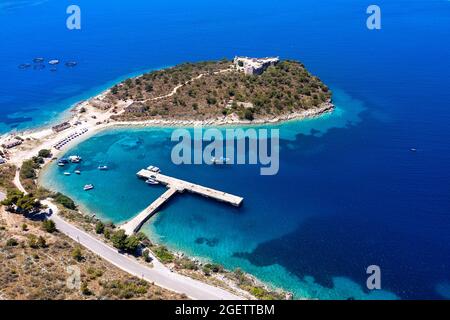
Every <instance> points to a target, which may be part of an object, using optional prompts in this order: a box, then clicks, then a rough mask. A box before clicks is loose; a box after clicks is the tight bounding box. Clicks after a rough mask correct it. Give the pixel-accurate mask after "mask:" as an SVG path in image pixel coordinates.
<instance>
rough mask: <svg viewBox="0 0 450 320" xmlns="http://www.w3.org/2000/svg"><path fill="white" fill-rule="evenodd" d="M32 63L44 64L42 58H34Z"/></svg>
mask: <svg viewBox="0 0 450 320" xmlns="http://www.w3.org/2000/svg"><path fill="white" fill-rule="evenodd" d="M33 62H34V63H42V62H44V58H34V59H33Z"/></svg>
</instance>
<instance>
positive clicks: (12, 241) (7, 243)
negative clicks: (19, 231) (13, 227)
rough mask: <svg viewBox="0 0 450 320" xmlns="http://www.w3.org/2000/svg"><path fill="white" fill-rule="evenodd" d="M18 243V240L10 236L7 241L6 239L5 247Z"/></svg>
mask: <svg viewBox="0 0 450 320" xmlns="http://www.w3.org/2000/svg"><path fill="white" fill-rule="evenodd" d="M18 244H19V242H18V241H17V240H16V239H15V238H11V239H8V241H6V246H7V247H15V246H17V245H18Z"/></svg>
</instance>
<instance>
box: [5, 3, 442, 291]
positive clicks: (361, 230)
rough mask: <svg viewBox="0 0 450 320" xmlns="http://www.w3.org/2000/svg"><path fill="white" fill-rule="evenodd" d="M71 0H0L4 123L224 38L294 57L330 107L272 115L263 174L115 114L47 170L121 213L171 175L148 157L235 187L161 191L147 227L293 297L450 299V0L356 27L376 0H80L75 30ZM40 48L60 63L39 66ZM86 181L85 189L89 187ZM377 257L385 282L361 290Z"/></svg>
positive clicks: (190, 57) (28, 119) (37, 122)
mask: <svg viewBox="0 0 450 320" xmlns="http://www.w3.org/2000/svg"><path fill="white" fill-rule="evenodd" d="M73 4H74V3H72V1H65V0H47V1H46V0H34V1H27V0H22V1H4V0H3V1H1V2H0V39H1V50H0V75H1V80H0V110H1V113H0V133H8V132H11V131H14V132H15V131H22V130H29V129H34V128H37V127H42V126H49V125H51V124H52V123H55V122H58V121H61V119H62V117H64V115H65V114H67V111H68V110H70V108H71V106H73V105H74V104H75V103H77V102H79V101H82V100H83V99H87V98H89V97H92V96H94V95H96V94H98V93H100V92H102V91H103V90H104V89H106V88H108V87H109V86H111V85H113V84H114V83H117V82H119V81H121V80H122V79H125V78H127V77H129V76H134V75H138V74H141V73H143V72H147V71H151V70H156V69H161V68H165V67H168V66H173V65H176V64H179V63H183V62H196V61H204V60H217V59H222V58H225V57H226V58H229V59H232V58H233V57H234V56H235V55H245V56H257V57H264V56H280V58H282V59H293V60H299V61H301V62H303V63H304V64H305V66H306V67H307V68H308V70H309V71H311V72H312V73H313V74H315V75H317V76H318V77H320V78H321V79H322V81H324V82H325V83H326V84H327V85H328V86H329V87H330V88H331V89H332V90H333V101H334V103H335V105H336V109H335V111H334V112H333V113H331V114H327V115H324V116H322V117H319V118H316V119H310V120H303V121H290V122H287V123H283V124H273V125H268V126H263V128H266V129H279V131H280V165H279V168H280V170H279V172H278V174H277V175H274V176H262V175H260V170H259V169H260V168H259V167H258V166H255V165H226V166H210V165H206V164H204V165H175V164H173V163H172V161H171V150H172V148H173V146H174V145H175V142H172V141H171V139H170V138H171V134H172V132H173V130H174V129H173V128H121V129H115V130H109V131H104V132H101V133H99V134H97V135H95V136H93V137H91V138H89V139H88V140H86V141H84V142H82V143H81V144H79V145H77V146H75V147H74V148H72V149H71V150H67V152H66V154H67V155H71V154H79V155H80V156H82V157H83V159H84V161H83V162H82V163H81V164H79V165H72V166H71V167H70V168H68V167H66V168H64V169H62V168H59V167H57V166H56V165H52V166H49V167H48V168H47V169H46V170H45V172H44V173H43V175H42V176H41V181H42V183H43V184H44V185H45V186H47V187H49V188H52V189H54V190H58V191H61V192H64V193H65V194H67V195H69V196H70V197H72V198H73V199H74V200H75V201H76V202H77V203H78V204H79V205H80V207H82V208H83V209H84V210H86V211H88V212H90V213H91V214H95V215H96V216H98V217H99V218H101V219H103V220H105V221H112V222H115V223H122V222H124V221H127V220H128V219H130V218H131V217H133V216H134V215H135V214H137V213H138V212H139V211H140V210H142V209H144V208H145V207H146V206H148V205H149V204H150V203H151V202H152V201H153V200H155V199H156V198H157V197H158V196H159V195H161V194H162V193H163V192H164V190H165V189H164V187H162V186H149V185H146V184H145V183H144V182H143V181H142V180H139V179H137V177H136V172H137V171H138V170H140V169H142V168H145V167H147V166H149V165H157V166H159V167H160V168H161V169H162V170H163V172H164V173H165V174H168V175H171V176H174V177H177V178H181V179H185V180H188V181H192V182H195V183H199V184H203V185H205V186H208V187H212V188H216V189H219V190H223V191H226V192H230V193H233V194H236V195H239V196H242V197H244V202H243V205H242V207H240V208H234V207H232V206H229V205H226V204H223V203H217V202H215V201H212V200H211V199H205V198H202V197H199V196H196V195H193V194H189V193H185V194H180V195H177V196H176V197H174V198H173V199H171V200H170V202H168V203H167V204H166V205H165V206H164V207H163V208H162V210H161V211H160V212H159V213H158V214H157V215H156V216H155V217H154V218H152V219H151V220H150V221H149V222H148V223H147V224H146V225H145V226H144V228H143V231H144V232H145V233H147V234H148V235H149V236H150V237H151V238H152V239H153V241H156V242H159V243H162V244H165V245H167V246H168V247H169V248H171V249H172V250H176V251H182V252H185V253H187V254H189V255H191V256H194V257H198V258H200V259H203V260H205V261H206V260H207V261H213V262H217V263H220V264H223V265H224V266H225V267H226V268H228V269H230V270H234V269H236V268H240V269H242V270H244V271H246V272H248V273H250V274H252V275H254V276H255V277H257V278H258V279H260V280H261V281H264V282H265V283H267V284H268V285H270V286H273V287H274V288H283V289H285V290H287V291H290V292H292V293H293V294H294V297H295V298H297V299H301V298H310V299H449V298H450V144H449V141H450V90H449V88H450V63H449V58H450V41H449V39H450V1H447V0H426V1H423V0H408V1H403V0H389V1H385V0H377V1H376V4H377V5H378V6H379V8H380V9H381V29H379V30H370V29H369V28H368V27H367V19H368V17H369V16H370V14H368V13H367V8H368V7H369V5H371V4H372V3H369V2H363V1H358V0H323V1H315V0H295V1H294V0H285V1H269V0H258V1H256V0H248V1H242V0H240V1H237V0H227V1H220V2H219V1H205V0H193V1H180V0H171V1H148V0H132V1H128V2H126V3H124V2H123V1H119V0H111V1H108V2H105V1H92V0H91V1H87V0H78V1H76V5H78V6H79V8H80V13H81V29H80V30H70V29H68V28H67V25H66V20H67V18H68V17H69V14H67V12H66V10H67V8H68V6H70V5H73ZM37 57H43V58H45V59H46V62H47V61H48V60H50V59H59V60H60V61H61V63H60V64H59V65H57V66H56V70H51V69H52V68H51V67H50V66H49V65H48V64H47V63H46V62H44V65H45V68H42V67H39V66H36V63H34V62H33V59H34V58H37ZM68 61H76V62H77V63H78V64H77V66H75V67H66V66H65V62H68ZM25 63H29V64H31V66H30V67H27V68H25V69H21V68H19V67H18V66H19V65H21V64H25ZM99 165H108V167H109V170H108V171H99V170H98V169H97V167H98V166H99ZM76 168H78V169H79V170H81V172H82V173H81V175H71V176H65V175H63V172H64V171H67V170H75V169H76ZM87 183H93V184H94V185H95V189H94V190H92V191H91V192H84V191H83V189H82V187H83V186H84V185H85V184H87ZM374 265H375V266H378V267H379V270H380V277H381V281H380V283H381V289H376V290H371V289H369V287H368V286H367V280H368V278H369V276H370V275H371V274H368V273H367V269H368V267H369V266H374Z"/></svg>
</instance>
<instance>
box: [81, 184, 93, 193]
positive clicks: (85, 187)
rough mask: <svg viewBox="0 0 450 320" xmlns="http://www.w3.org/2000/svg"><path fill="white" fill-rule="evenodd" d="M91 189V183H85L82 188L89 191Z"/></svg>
mask: <svg viewBox="0 0 450 320" xmlns="http://www.w3.org/2000/svg"><path fill="white" fill-rule="evenodd" d="M92 189H94V185H93V184H87V185H85V186H84V188H83V190H84V191H89V190H92Z"/></svg>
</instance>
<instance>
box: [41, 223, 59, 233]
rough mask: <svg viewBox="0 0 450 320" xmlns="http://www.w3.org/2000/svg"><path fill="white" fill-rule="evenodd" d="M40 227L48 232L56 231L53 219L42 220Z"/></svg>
mask: <svg viewBox="0 0 450 320" xmlns="http://www.w3.org/2000/svg"><path fill="white" fill-rule="evenodd" d="M42 228H43V229H44V230H45V231H46V232H48V233H53V232H55V231H56V225H55V223H54V222H53V220H44V221H42Z"/></svg>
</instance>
